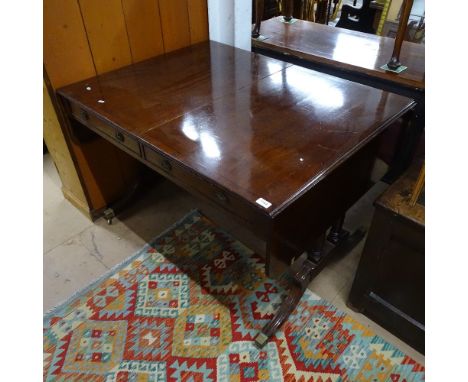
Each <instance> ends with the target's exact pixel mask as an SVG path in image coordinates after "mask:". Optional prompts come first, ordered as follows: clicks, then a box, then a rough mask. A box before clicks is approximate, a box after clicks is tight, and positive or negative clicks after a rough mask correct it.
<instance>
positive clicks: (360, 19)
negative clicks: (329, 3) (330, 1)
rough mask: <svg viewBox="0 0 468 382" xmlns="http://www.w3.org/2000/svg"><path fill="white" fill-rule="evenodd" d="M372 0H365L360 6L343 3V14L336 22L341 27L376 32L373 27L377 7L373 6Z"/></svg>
mask: <svg viewBox="0 0 468 382" xmlns="http://www.w3.org/2000/svg"><path fill="white" fill-rule="evenodd" d="M371 2H372V0H363V2H362V6H361V7H360V8H357V7H352V6H351V5H343V7H342V8H341V16H340V19H339V21H338V23H337V24H336V26H337V27H339V28H345V29H351V30H354V31H359V32H364V33H372V34H375V29H374V27H373V24H374V17H375V12H376V9H375V8H372V7H371Z"/></svg>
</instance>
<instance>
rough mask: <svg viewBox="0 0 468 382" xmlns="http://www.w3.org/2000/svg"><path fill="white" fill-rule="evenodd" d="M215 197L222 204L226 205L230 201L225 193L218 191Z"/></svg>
mask: <svg viewBox="0 0 468 382" xmlns="http://www.w3.org/2000/svg"><path fill="white" fill-rule="evenodd" d="M215 195H216V198H217V199H218V200H219V201H220V202H223V203H226V202H227V201H228V198H227V196H226V194H225V193H224V192H223V191H219V190H218V191H216V192H215Z"/></svg>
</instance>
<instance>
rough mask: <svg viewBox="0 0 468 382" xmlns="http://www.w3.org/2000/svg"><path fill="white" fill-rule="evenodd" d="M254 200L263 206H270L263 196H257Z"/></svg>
mask: <svg viewBox="0 0 468 382" xmlns="http://www.w3.org/2000/svg"><path fill="white" fill-rule="evenodd" d="M255 202H256V203H257V204H260V205H261V206H262V207H263V208H268V207H270V206H271V203H270V202H269V201H268V200H265V199H263V198H258V199H257V200H256V201H255Z"/></svg>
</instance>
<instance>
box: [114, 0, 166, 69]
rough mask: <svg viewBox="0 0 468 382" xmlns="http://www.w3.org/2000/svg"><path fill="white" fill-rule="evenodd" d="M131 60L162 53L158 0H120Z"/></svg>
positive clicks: (136, 60) (134, 60)
mask: <svg viewBox="0 0 468 382" xmlns="http://www.w3.org/2000/svg"><path fill="white" fill-rule="evenodd" d="M122 6H123V11H124V15H125V23H126V25H127V32H128V40H129V42H130V50H131V53H132V60H133V62H138V61H142V60H145V59H147V58H150V57H153V56H159V55H160V54H163V53H164V43H163V37H162V30H161V18H160V15H159V0H122Z"/></svg>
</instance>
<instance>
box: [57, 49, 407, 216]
mask: <svg viewBox="0 0 468 382" xmlns="http://www.w3.org/2000/svg"><path fill="white" fill-rule="evenodd" d="M213 57H217V66H216V70H214V69H213V66H212V60H213ZM236 68H245V70H248V72H245V73H244V75H243V76H242V77H239V78H234V77H233V76H232V73H235V69H236ZM246 73H247V74H246ZM98 82H99V94H101V95H102V96H103V97H104V98H105V99H106V103H105V104H99V103H97V102H96V95H95V94H94V91H86V90H85V84H84V83H77V84H74V85H72V86H68V87H65V88H62V89H61V90H60V94H61V95H63V96H64V97H66V98H68V99H70V100H73V101H74V102H77V103H78V104H80V105H83V106H84V107H85V108H86V109H87V110H89V111H93V112H95V113H97V114H98V115H100V116H101V117H102V118H104V119H105V120H107V121H109V122H111V123H112V124H113V125H114V126H116V127H118V128H120V129H122V130H123V131H125V132H127V133H129V134H130V135H133V136H135V137H136V138H140V139H142V140H143V141H145V142H147V143H148V144H150V145H152V146H153V147H156V148H157V149H158V150H162V153H163V154H164V155H166V156H168V157H169V158H173V159H175V160H176V162H180V163H182V164H183V165H184V166H188V167H189V168H191V169H192V170H193V171H195V172H196V173H199V174H201V175H203V176H205V177H206V178H208V179H210V180H211V181H212V182H214V183H215V184H217V185H219V187H220V188H221V189H225V190H228V191H229V192H232V193H233V194H235V195H238V197H241V198H243V199H245V200H247V201H248V202H249V203H251V204H252V205H254V206H257V205H258V204H257V203H256V200H257V199H258V198H264V199H266V200H267V201H269V202H270V203H271V207H270V208H269V209H268V213H270V214H273V215H275V214H278V213H279V212H280V211H281V210H283V209H284V208H285V207H286V206H288V205H289V204H290V203H292V202H293V201H294V200H296V198H297V197H298V192H303V191H305V190H307V189H309V188H312V187H314V185H315V184H316V183H317V182H318V181H319V180H320V179H321V178H322V177H324V176H327V174H328V173H329V172H331V171H333V169H334V168H335V167H336V166H338V165H339V164H340V163H341V162H342V161H345V160H346V158H348V157H349V156H351V155H353V153H354V152H356V151H358V150H359V149H360V148H361V147H363V146H364V145H366V144H367V142H368V141H370V140H372V139H373V137H375V136H376V135H378V134H379V133H380V132H382V131H383V130H384V129H385V128H386V127H387V126H388V125H389V124H390V123H391V122H393V121H394V120H395V119H396V118H398V117H399V116H400V115H401V114H402V113H404V112H406V111H407V110H409V109H411V108H412V107H413V106H414V102H413V101H412V100H410V99H408V98H406V97H402V96H399V95H396V94H392V93H387V92H384V91H382V90H379V89H374V88H371V87H367V86H364V85H361V84H357V83H353V82H350V81H346V80H343V79H340V78H337V77H333V76H330V75H326V74H323V73H319V72H315V71H312V70H308V69H305V68H301V67H297V66H292V65H290V64H285V63H283V62H281V61H277V60H273V59H269V58H267V57H263V56H261V55H252V54H251V53H249V52H246V51H242V50H239V49H234V48H233V47H229V46H227V45H223V44H219V43H215V42H210V43H201V44H198V45H196V46H195V47H191V48H187V49H183V50H180V51H178V52H174V53H172V54H170V55H164V56H160V57H157V58H154V59H151V60H147V61H144V62H140V63H138V64H134V65H130V66H129V67H126V68H122V69H119V70H116V71H113V72H111V73H106V74H104V75H101V76H99V78H95V79H90V80H88V81H87V83H88V84H90V86H91V87H92V88H93V89H94V88H97V87H98V86H97V83H98ZM287 126H293V127H294V128H287ZM240 153H242V155H240ZM353 174H354V172H353ZM340 192H341V191H340Z"/></svg>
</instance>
